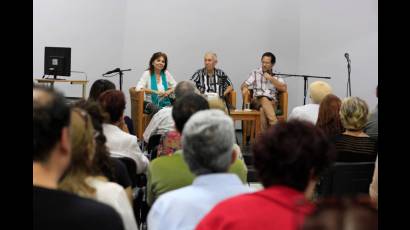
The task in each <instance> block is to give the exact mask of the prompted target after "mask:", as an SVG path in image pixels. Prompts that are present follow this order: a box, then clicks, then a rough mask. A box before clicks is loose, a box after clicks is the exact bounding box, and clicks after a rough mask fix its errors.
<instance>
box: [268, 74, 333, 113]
mask: <svg viewBox="0 0 410 230" xmlns="http://www.w3.org/2000/svg"><path fill="white" fill-rule="evenodd" d="M275 75H277V76H286V77H303V80H304V86H303V104H304V105H306V95H307V88H308V84H307V83H308V78H321V79H330V77H321V76H309V75H297V74H286V73H275Z"/></svg>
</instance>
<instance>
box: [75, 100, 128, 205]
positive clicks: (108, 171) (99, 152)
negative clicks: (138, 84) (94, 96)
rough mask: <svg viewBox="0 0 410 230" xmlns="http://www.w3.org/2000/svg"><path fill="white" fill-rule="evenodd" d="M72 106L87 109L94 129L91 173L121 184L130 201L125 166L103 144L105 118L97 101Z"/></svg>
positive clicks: (81, 101) (104, 139)
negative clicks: (92, 167) (111, 155)
mask: <svg viewBox="0 0 410 230" xmlns="http://www.w3.org/2000/svg"><path fill="white" fill-rule="evenodd" d="M74 106H75V107H78V108H81V109H83V110H85V111H87V113H88V114H89V115H90V117H91V120H92V123H93V127H94V129H95V131H96V136H95V137H94V138H95V156H94V158H93V165H94V166H95V167H94V169H93V175H94V176H97V175H104V176H105V177H106V178H107V179H108V180H109V181H111V182H115V183H117V184H119V185H121V186H122V187H123V188H124V189H125V192H126V193H127V196H128V198H129V199H130V201H131V203H132V200H133V197H132V188H131V187H132V185H131V178H130V176H129V175H128V171H127V167H126V166H125V165H124V163H122V162H121V161H120V160H119V159H117V158H114V157H110V153H109V152H108V149H107V146H105V143H106V142H107V138H106V137H105V135H104V131H103V127H102V125H103V122H104V121H105V120H107V118H106V117H105V116H104V115H105V114H104V112H103V110H102V108H101V106H100V105H99V104H98V103H97V102H95V101H90V100H89V101H85V100H80V101H78V102H77V103H76V104H74Z"/></svg>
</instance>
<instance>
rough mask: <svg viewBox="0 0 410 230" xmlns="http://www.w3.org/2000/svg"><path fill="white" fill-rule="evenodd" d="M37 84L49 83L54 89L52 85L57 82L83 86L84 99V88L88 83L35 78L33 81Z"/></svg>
mask: <svg viewBox="0 0 410 230" xmlns="http://www.w3.org/2000/svg"><path fill="white" fill-rule="evenodd" d="M35 80H36V81H37V82H38V83H49V84H50V85H51V88H53V87H54V83H56V82H57V83H58V82H69V83H70V84H72V85H74V84H80V85H82V86H83V93H82V94H83V95H82V96H83V98H84V99H85V91H86V89H85V87H86V85H87V83H88V81H86V80H59V79H46V78H37V79H35Z"/></svg>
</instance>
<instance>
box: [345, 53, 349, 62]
mask: <svg viewBox="0 0 410 230" xmlns="http://www.w3.org/2000/svg"><path fill="white" fill-rule="evenodd" d="M345 58H346V60H347V62H350V58H349V53H345Z"/></svg>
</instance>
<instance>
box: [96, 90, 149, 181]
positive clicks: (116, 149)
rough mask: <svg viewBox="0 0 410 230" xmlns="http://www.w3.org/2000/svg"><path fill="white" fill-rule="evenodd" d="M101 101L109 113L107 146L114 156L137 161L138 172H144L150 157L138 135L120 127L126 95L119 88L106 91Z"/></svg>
mask: <svg viewBox="0 0 410 230" xmlns="http://www.w3.org/2000/svg"><path fill="white" fill-rule="evenodd" d="M99 103H100V105H101V107H102V108H103V110H104V111H105V112H106V113H107V114H108V116H107V120H106V121H105V123H104V124H103V130H104V134H105V136H106V138H107V142H106V144H105V145H106V146H107V148H108V151H109V152H110V153H111V156H112V157H127V158H131V159H133V160H134V161H135V163H136V166H137V170H136V173H137V174H140V173H144V172H145V171H146V169H147V166H148V164H149V160H148V158H147V157H146V156H145V155H144V154H143V153H142V151H141V149H140V147H139V145H138V139H137V137H136V136H134V135H131V134H129V133H126V132H124V131H122V130H121V129H120V127H119V126H120V124H121V118H122V116H123V114H124V110H125V104H126V102H125V95H124V93H123V92H121V91H119V90H108V91H105V92H104V93H103V94H101V96H100V97H99Z"/></svg>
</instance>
